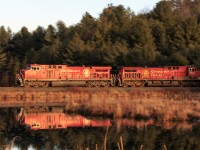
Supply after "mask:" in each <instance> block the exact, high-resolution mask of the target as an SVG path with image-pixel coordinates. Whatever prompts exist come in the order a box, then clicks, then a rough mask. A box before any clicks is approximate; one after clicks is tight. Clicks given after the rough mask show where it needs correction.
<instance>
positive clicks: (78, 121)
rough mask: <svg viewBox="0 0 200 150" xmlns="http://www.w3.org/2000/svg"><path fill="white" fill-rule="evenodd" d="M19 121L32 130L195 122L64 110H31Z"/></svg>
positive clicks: (178, 125) (181, 125)
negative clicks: (95, 115)
mask: <svg viewBox="0 0 200 150" xmlns="http://www.w3.org/2000/svg"><path fill="white" fill-rule="evenodd" d="M19 123H20V125H21V126H24V127H26V128H28V129H30V130H42V129H65V128H69V127H110V126H116V127H117V128H118V129H120V128H121V127H125V126H126V127H137V128H138V129H140V128H143V127H147V126H151V125H152V126H157V127H163V128H165V129H171V128H174V127H175V128H183V129H186V128H187V129H191V128H192V126H193V125H194V123H190V124H187V123H185V122H182V123H180V122H179V123H177V122H162V123H161V122H156V121H154V120H153V119H149V120H146V121H144V120H141V121H136V120H134V119H115V120H112V121H111V120H110V119H101V120H100V119H89V118H86V117H84V116H81V115H74V114H66V113H63V112H42V113H41V112H40V113H36V112H31V113H21V114H20V116H19Z"/></svg>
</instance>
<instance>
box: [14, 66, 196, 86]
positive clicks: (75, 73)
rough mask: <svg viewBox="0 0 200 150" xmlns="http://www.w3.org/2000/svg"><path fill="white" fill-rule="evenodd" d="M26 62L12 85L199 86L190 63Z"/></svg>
mask: <svg viewBox="0 0 200 150" xmlns="http://www.w3.org/2000/svg"><path fill="white" fill-rule="evenodd" d="M112 70H113V69H112V67H111V66H67V65H59V64H58V65H48V64H29V65H27V66H26V68H24V69H21V70H20V71H19V72H18V73H17V75H16V86H21V87H52V86H84V87H149V86H161V87H162V86H181V87H185V86H186V87H188V86H189V87H193V86H200V69H198V68H197V67H195V66H193V65H191V66H189V65H188V66H163V67H146V66H145V67H135V66H119V67H118V69H117V71H116V72H117V73H114V74H113V73H112Z"/></svg>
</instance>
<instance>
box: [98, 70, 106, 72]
mask: <svg viewBox="0 0 200 150" xmlns="http://www.w3.org/2000/svg"><path fill="white" fill-rule="evenodd" d="M96 72H108V70H96Z"/></svg>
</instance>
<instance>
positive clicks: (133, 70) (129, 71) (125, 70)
mask: <svg viewBox="0 0 200 150" xmlns="http://www.w3.org/2000/svg"><path fill="white" fill-rule="evenodd" d="M125 72H137V70H125Z"/></svg>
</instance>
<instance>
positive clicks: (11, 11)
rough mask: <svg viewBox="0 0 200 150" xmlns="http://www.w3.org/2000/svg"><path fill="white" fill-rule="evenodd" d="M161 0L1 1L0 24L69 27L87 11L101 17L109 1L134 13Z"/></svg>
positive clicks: (13, 28) (33, 27)
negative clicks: (60, 22)
mask: <svg viewBox="0 0 200 150" xmlns="http://www.w3.org/2000/svg"><path fill="white" fill-rule="evenodd" d="M159 1H160V0H0V26H4V27H5V28H7V27H10V29H11V30H12V31H13V32H18V31H19V30H20V29H21V28H22V27H23V26H25V27H27V28H28V30H29V31H33V30H35V29H36V28H37V27H38V26H42V27H44V28H47V26H48V25H50V24H51V25H53V26H55V25H56V23H57V22H58V21H60V20H61V21H63V22H64V23H65V24H66V26H70V25H75V24H77V23H79V22H80V20H81V19H82V16H83V15H84V14H85V12H88V13H89V14H90V15H92V16H93V17H94V18H98V17H99V14H101V13H102V11H103V9H104V8H107V6H108V4H112V5H113V6H118V5H123V6H124V7H125V8H128V7H129V8H130V9H131V10H132V11H133V12H135V14H138V13H139V12H142V11H145V12H146V10H152V9H153V8H154V7H155V5H156V3H157V2H159Z"/></svg>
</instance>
